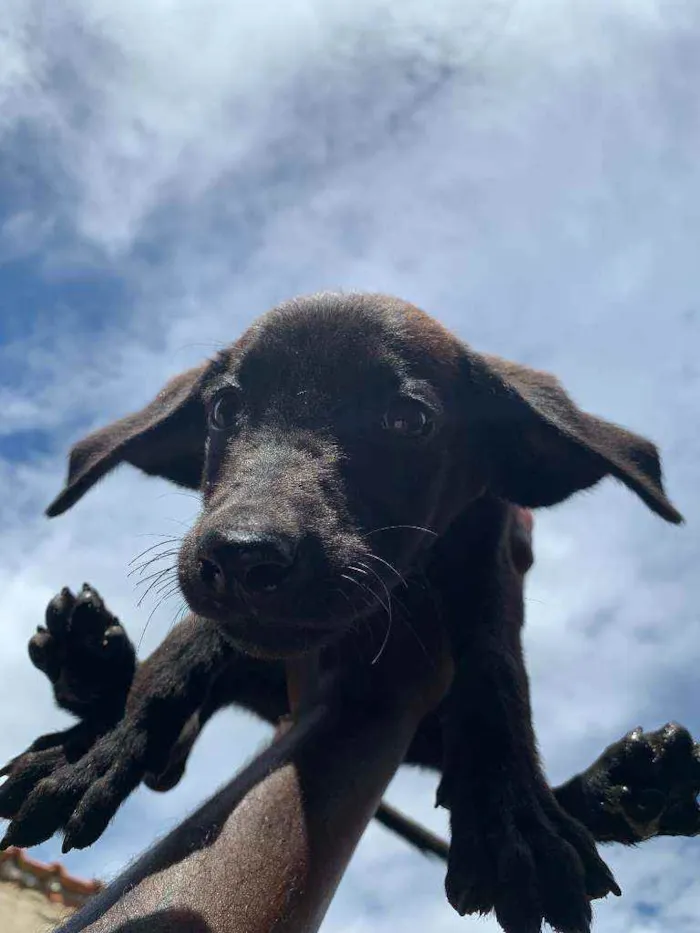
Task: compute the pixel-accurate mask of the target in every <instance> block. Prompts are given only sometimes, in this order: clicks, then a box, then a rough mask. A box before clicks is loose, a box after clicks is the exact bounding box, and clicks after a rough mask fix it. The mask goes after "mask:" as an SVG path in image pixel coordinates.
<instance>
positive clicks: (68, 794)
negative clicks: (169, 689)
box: [0, 720, 147, 852]
mask: <svg viewBox="0 0 700 933" xmlns="http://www.w3.org/2000/svg"><path fill="white" fill-rule="evenodd" d="M81 725H82V724H81ZM76 728H77V727H76ZM146 750H147V736H146V734H145V732H142V731H140V730H139V729H138V728H137V727H135V726H133V724H132V723H130V722H129V721H128V720H122V721H121V722H120V723H119V724H118V725H117V726H116V728H114V729H113V730H112V731H111V732H107V733H106V734H104V735H102V736H100V737H98V738H97V739H96V740H95V741H94V742H93V744H92V745H91V746H90V747H89V748H88V749H87V750H86V751H85V753H84V754H82V755H78V754H77V751H78V749H77V748H75V749H74V750H73V751H74V754H72V755H71V756H70V758H69V757H68V756H66V755H65V754H64V755H63V757H61V756H60V754H59V753H58V750H57V749H47V750H45V752H44V753H31V754H25V755H24V756H22V757H23V759H24V761H23V762H22V759H19V764H20V765H21V767H20V766H18V765H15V767H14V768H13V769H12V771H11V772H10V776H9V778H8V780H7V781H6V782H5V784H4V785H3V786H2V787H0V813H2V815H3V816H6V817H7V818H10V819H11V823H10V826H9V828H8V830H7V832H6V834H5V837H4V839H3V840H2V842H0V849H5V848H7V847H8V846H10V845H17V846H33V845H38V844H39V843H41V842H44V841H46V840H47V839H49V838H50V837H51V836H53V835H54V833H56V832H58V831H59V830H64V832H65V838H64V843H63V851H64V852H68V851H69V850H70V849H72V848H79V849H82V848H85V847H86V846H89V845H91V844H92V843H93V842H95V840H97V839H98V838H99V837H100V836H101V835H102V833H103V832H104V830H105V829H106V827H107V824H108V823H109V822H110V820H111V819H112V817H113V816H114V814H115V813H116V811H117V810H118V808H119V806H120V805H121V803H122V802H123V801H124V800H125V799H126V797H127V796H128V795H129V794H130V793H131V792H132V790H134V788H136V787H137V786H138V784H139V783H140V782H141V781H142V780H143V777H144V774H145V772H146ZM42 754H43V757H42ZM32 755H33V756H34V757H32Z"/></svg>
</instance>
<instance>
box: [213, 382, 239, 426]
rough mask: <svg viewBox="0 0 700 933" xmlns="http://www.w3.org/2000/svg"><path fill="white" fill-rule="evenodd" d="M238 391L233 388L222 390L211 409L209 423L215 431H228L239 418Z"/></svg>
mask: <svg viewBox="0 0 700 933" xmlns="http://www.w3.org/2000/svg"><path fill="white" fill-rule="evenodd" d="M238 411H239V402H238V393H237V392H234V391H233V390H232V389H226V390H225V391H223V392H220V393H219V395H217V397H216V398H215V399H214V402H213V404H212V406H211V409H210V411H209V424H210V425H211V427H212V428H213V429H214V430H215V431H228V430H230V429H231V428H233V427H235V425H236V421H237V419H238Z"/></svg>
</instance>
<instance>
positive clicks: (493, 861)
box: [438, 513, 619, 933]
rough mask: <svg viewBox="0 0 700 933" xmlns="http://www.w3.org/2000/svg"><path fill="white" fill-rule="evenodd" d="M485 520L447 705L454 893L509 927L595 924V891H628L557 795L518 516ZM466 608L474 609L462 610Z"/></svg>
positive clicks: (466, 586)
mask: <svg viewBox="0 0 700 933" xmlns="http://www.w3.org/2000/svg"><path fill="white" fill-rule="evenodd" d="M497 518H498V515H497V513H496V514H495V515H494V516H492V517H491V520H490V521H489V522H488V523H484V525H482V528H487V529H490V530H491V532H492V534H493V538H492V540H491V542H490V544H489V540H488V538H487V536H486V535H484V534H482V536H481V537H480V538H479V540H478V541H477V543H476V548H475V549H474V550H473V551H472V554H473V562H472V563H471V564H470V572H469V575H468V576H467V575H465V574H464V573H462V574H461V578H460V576H459V575H457V574H456V573H451V575H450V580H451V582H450V585H451V586H452V589H451V591H447V593H448V597H449V602H448V607H449V611H450V614H451V616H450V619H449V625H450V629H451V632H450V634H451V638H452V642H453V652H454V658H455V667H456V671H455V677H454V681H453V684H452V687H451V689H450V693H449V695H448V696H447V697H446V700H445V702H444V704H443V710H442V713H443V737H444V754H445V759H444V769H443V778H442V782H441V784H440V789H439V791H438V800H439V803H441V804H442V805H445V806H447V807H449V809H450V812H451V823H452V842H451V847H450V855H449V864H448V874H447V880H446V888H447V894H448V898H449V900H450V902H451V903H452V905H453V906H454V907H455V909H456V910H457V911H458V912H459V913H461V914H466V913H488V912H490V911H491V910H495V913H496V917H497V919H498V921H499V922H500V924H501V926H502V927H503V929H504V930H505V931H506V933H538V931H539V930H540V929H541V927H542V924H543V923H544V922H546V923H549V924H550V925H551V926H552V927H554V929H555V930H559V931H562V933H588V930H589V928H590V921H591V907H590V902H589V899H590V898H592V897H603V896H605V895H606V894H607V893H608V892H611V891H612V892H614V893H619V889H618V887H617V885H616V883H615V880H614V878H613V876H612V874H611V873H610V871H609V869H608V868H607V866H606V865H605V863H604V862H603V861H602V859H601V858H600V857H599V855H598V853H597V850H596V847H595V844H594V842H593V839H592V838H591V836H590V834H589V833H588V832H587V831H586V829H585V828H584V827H583V826H582V825H581V824H580V823H579V822H578V821H577V820H575V819H574V818H573V817H571V816H570V815H569V814H567V813H566V812H565V810H564V809H563V808H562V807H561V806H560V805H559V804H558V803H557V800H556V799H555V797H554V795H553V794H552V791H551V789H550V788H549V786H548V784H547V782H546V779H545V777H544V774H543V772H542V769H541V767H540V764H539V760H538V756H537V751H536V741H535V736H534V732H533V728H532V721H531V709H530V698H529V685H528V680H527V673H526V670H525V664H524V659H523V652H522V646H521V626H522V619H523V592H522V575H520V574H518V573H516V572H515V570H514V567H513V564H512V560H511V556H510V553H509V548H507V547H505V546H504V540H506V539H505V538H504V530H505V529H507V524H506V522H507V515H504V516H502V521H501V526H500V528H499V526H498V523H497ZM461 613H463V615H462V614H461Z"/></svg>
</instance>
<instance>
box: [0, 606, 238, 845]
mask: <svg viewBox="0 0 700 933" xmlns="http://www.w3.org/2000/svg"><path fill="white" fill-rule="evenodd" d="M232 655H233V649H232V647H231V646H230V645H229V644H228V643H227V642H226V641H224V639H223V638H222V636H221V632H220V629H219V627H218V626H216V625H214V624H212V623H209V622H207V621H206V620H202V619H197V618H195V617H194V616H190V617H188V618H186V619H185V620H184V621H183V622H182V623H180V625H178V626H177V627H176V628H175V629H173V631H172V632H171V633H170V635H169V636H168V637H167V638H166V639H165V641H164V642H163V643H162V644H161V645H160V647H159V648H157V649H156V651H155V652H154V653H153V654H152V655H151V656H150V657H149V658H148V659H147V660H146V661H145V662H144V663H143V664H142V665H140V667H139V668H138V669H137V671H136V674H135V676H134V680H133V684H132V688H131V691H130V692H129V694H128V698H127V703H126V708H125V713H124V716H123V718H121V719H119V720H118V721H117V723H116V724H115V725H114V726H113V728H111V729H110V730H108V731H106V732H105V733H103V734H102V735H100V736H99V737H98V738H97V740H96V741H95V742H94V743H93V744H92V746H91V747H90V748H89V749H88V750H87V752H86V753H85V754H83V755H82V756H81V757H79V758H78V759H77V760H67V761H65V763H54V768H53V770H51V772H50V774H49V776H43V775H41V776H40V777H39V780H38V781H37V782H36V783H34V785H33V787H32V789H31V790H30V791H29V793H28V794H22V796H21V798H20V800H17V781H18V780H19V776H16V775H15V771H14V769H13V771H12V773H11V774H10V776H9V778H8V779H7V781H6V782H5V784H4V785H3V786H2V788H0V811H4V812H6V813H7V814H8V816H10V817H11V818H12V822H11V824H10V826H9V829H8V831H7V833H6V835H5V838H4V840H3V842H2V844H1V845H2V847H6V846H8V845H24V846H28V845H36V844H37V843H39V842H42V841H44V840H45V839H48V838H49V837H50V836H51V835H53V833H54V832H56V831H57V830H59V829H61V828H63V827H65V828H66V839H65V841H64V850H65V851H67V850H68V849H69V848H72V847H74V846H75V847H80V848H82V847H84V846H87V845H90V844H91V843H92V842H94V841H95V840H96V839H97V838H98V837H99V836H100V835H101V834H102V832H103V831H104V829H105V828H106V826H107V824H108V823H109V821H110V819H111V818H112V816H113V815H114V814H115V812H116V810H117V809H118V807H119V806H120V804H121V803H122V801H123V800H124V799H125V798H126V797H127V796H128V795H129V794H130V793H131V792H132V791H133V790H134V788H135V787H137V786H138V784H139V783H140V782H141V781H142V780H143V778H144V776H145V775H146V773H149V772H150V773H153V774H160V773H162V772H163V771H164V770H165V767H166V765H167V762H168V757H169V755H170V752H171V750H172V748H173V746H174V745H175V743H176V741H177V739H178V736H179V735H180V733H181V731H182V729H183V728H184V726H185V724H186V723H187V721H188V720H189V719H190V717H191V716H192V715H193V714H194V713H196V712H197V710H198V709H199V708H200V707H201V706H202V704H203V702H204V700H205V698H206V696H207V692H208V690H209V687H210V685H211V683H212V681H213V679H214V677H215V675H216V674H217V673H218V671H220V670H221V669H222V668H223V667H225V666H226V664H228V662H229V661H230V658H231V656H232ZM23 789H25V790H26V783H25V785H23Z"/></svg>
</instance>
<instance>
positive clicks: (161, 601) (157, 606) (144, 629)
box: [137, 587, 177, 651]
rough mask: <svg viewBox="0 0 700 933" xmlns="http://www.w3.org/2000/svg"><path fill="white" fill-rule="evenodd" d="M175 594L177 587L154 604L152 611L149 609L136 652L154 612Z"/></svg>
mask: <svg viewBox="0 0 700 933" xmlns="http://www.w3.org/2000/svg"><path fill="white" fill-rule="evenodd" d="M176 592H177V587H173V589H172V590H171V591H170V592H169V593H166V594H164V595H163V596H162V597H161V598H160V599H159V600H158V602H157V603H156V604H155V606H154V607H153V609H151V611H150V613H149V616H148V618H147V619H146V624H145V625H144V627H143V631H142V632H141V637H140V638H139V643H138V645H137V651H138V650H140V648H141V645H142V644H143V640H144V638H145V636H146V631H147V630H148V626H149V625H150V624H151V619H152V618H153V616H154V615H155V614H156V611H157V610H158V609H159V608H160V607H161V606H162V605H163V603H164V602H166V600H168V599H170V597H171V596H172V595H173V594H174V593H176Z"/></svg>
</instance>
